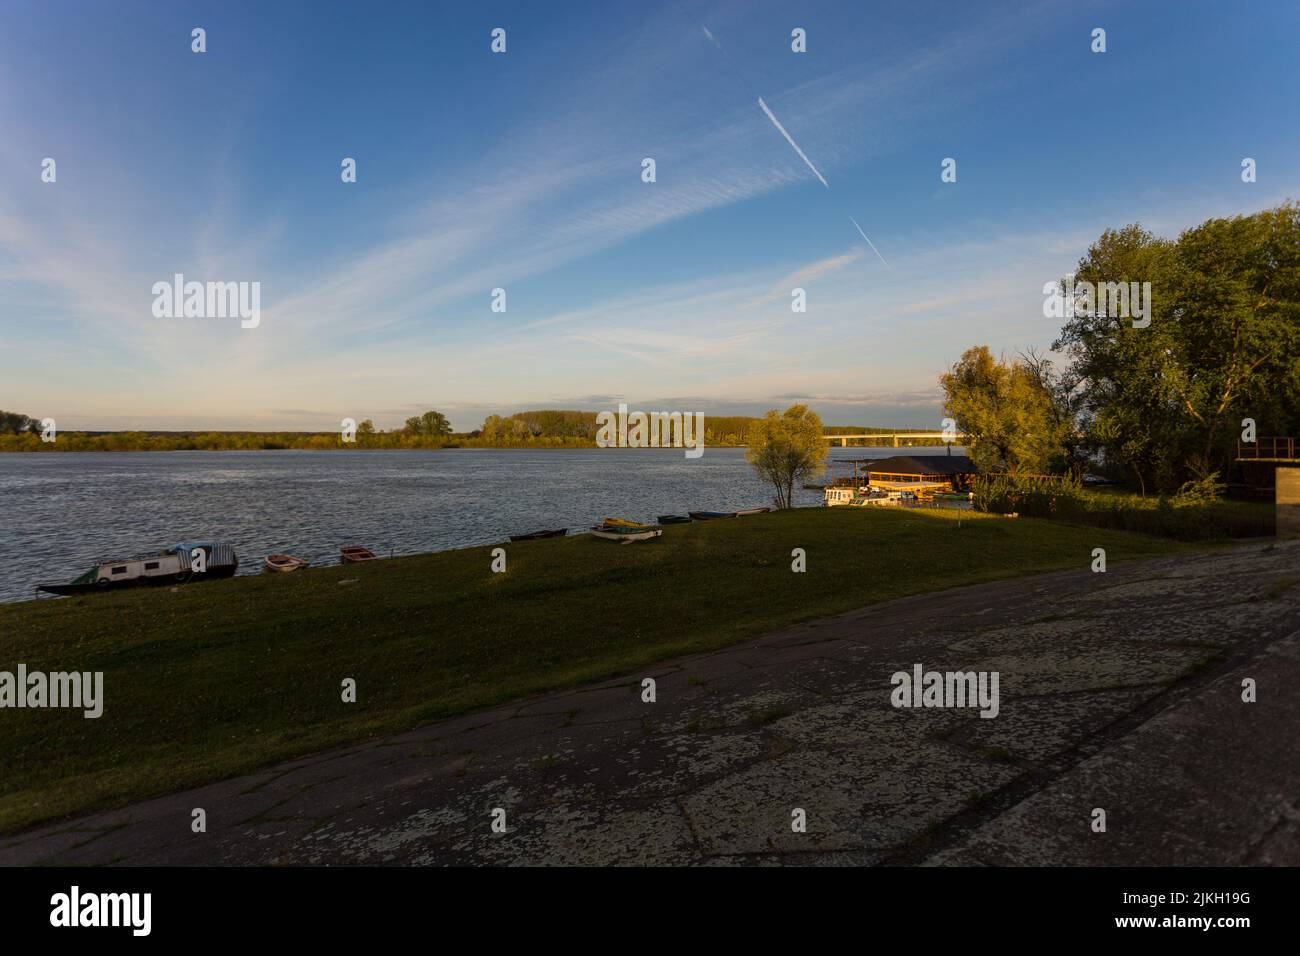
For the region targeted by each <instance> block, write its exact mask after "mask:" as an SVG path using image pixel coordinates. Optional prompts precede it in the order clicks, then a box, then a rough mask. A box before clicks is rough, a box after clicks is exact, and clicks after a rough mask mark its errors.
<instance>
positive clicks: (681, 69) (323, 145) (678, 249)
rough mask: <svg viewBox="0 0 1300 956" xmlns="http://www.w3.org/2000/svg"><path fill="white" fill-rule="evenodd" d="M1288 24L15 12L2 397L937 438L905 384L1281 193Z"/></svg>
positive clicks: (3, 193)
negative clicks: (1093, 268)
mask: <svg viewBox="0 0 1300 956" xmlns="http://www.w3.org/2000/svg"><path fill="white" fill-rule="evenodd" d="M200 26H201V27H203V28H204V29H205V30H206V31H207V46H208V50H207V52H206V53H203V54H195V53H192V52H191V49H190V43H191V40H190V31H191V29H192V28H194V27H200ZM494 27H502V28H504V29H505V30H506V31H507V52H506V53H505V54H493V53H491V51H490V49H489V44H490V35H489V34H490V31H491V30H492V29H493V28H494ZM795 27H802V28H803V29H805V30H806V31H807V44H808V52H807V53H803V54H796V53H793V52H792V51H791V49H790V32H791V30H792V29H794V28H795ZM1094 27H1102V28H1104V29H1105V30H1106V34H1107V36H1106V39H1107V51H1106V52H1105V53H1103V54H1094V53H1092V52H1091V50H1090V42H1091V38H1090V34H1091V31H1092V29H1093V28H1094ZM706 31H707V32H706ZM1297 36H1300V6H1297V5H1296V4H1294V3H1290V2H1277V3H1273V2H1252V3H1247V4H1240V5H1232V6H1228V5H1224V4H1222V3H1212V2H1186V0H1181V2H1169V3H1158V2H1144V3H1127V2H1122V3H1121V2H1116V3H1095V4H1089V3H1080V2H1039V3H1025V4H996V5H995V4H972V3H930V2H924V0H922V2H914V3H908V4H883V3H869V4H868V3H860V2H851V3H834V2H816V3H773V2H763V0H746V2H743V3H742V2H726V3H693V2H692V3H688V2H685V0H674V2H668V3H662V4H657V3H652V2H647V3H638V4H623V3H609V2H598V3H578V2H573V3H570V2H555V3H545V4H541V3H535V2H534V3H517V4H515V3H510V4H507V3H490V2H482V3H477V2H476V3H473V4H469V3H463V4H454V3H443V4H434V3H410V4H406V3H385V4H357V3H347V4H344V3H324V2H321V3H286V2H260V3H241V2H230V0H223V2H221V3H185V4H178V3H164V2H149V3H144V2H129V0H128V2H115V3H113V4H104V3H91V2H86V3H71V2H58V0H54V2H51V0H42V2H30V3H29V2H13V0H8V2H6V3H5V4H4V5H3V7H0V183H3V188H2V189H0V353H2V354H3V361H2V363H0V407H3V408H10V409H14V410H18V411H23V412H26V413H28V414H32V415H36V416H40V417H44V416H51V417H54V418H55V419H56V421H58V423H59V427H60V428H64V429H69V428H121V427H154V428H196V427H197V428H268V429H269V428H295V429H298V428H301V429H310V430H332V429H336V428H337V427H338V424H339V420H340V419H341V418H343V417H353V418H356V419H358V420H360V419H363V418H371V419H374V420H375V422H376V423H377V424H378V425H379V426H380V427H392V426H393V425H395V424H398V423H400V421H401V420H402V419H404V418H405V417H406V416H407V415H410V414H412V413H414V412H417V411H421V410H423V409H425V408H438V409H441V410H443V411H445V412H446V413H447V414H448V415H449V416H450V417H451V419H452V421H453V423H454V424H455V425H456V426H458V427H461V428H471V427H474V426H476V425H477V424H478V423H480V422H481V421H482V419H483V417H484V416H485V415H487V414H489V413H508V412H510V411H514V410H518V409H521V408H535V407H564V408H587V409H600V408H607V407H612V406H613V405H614V404H617V403H618V402H619V401H626V402H628V403H629V404H630V405H631V406H632V407H634V408H637V407H640V408H646V409H650V408H655V409H674V410H684V411H696V410H699V411H704V412H706V413H712V414H750V413H757V412H761V411H762V410H763V409H766V408H770V407H779V406H784V405H787V404H790V403H791V402H793V401H796V400H799V401H805V402H807V403H809V404H811V405H812V406H813V407H814V408H816V409H817V410H818V411H819V412H820V413H821V415H822V416H823V418H824V419H825V420H827V421H828V422H833V423H856V424H882V425H909V426H928V427H938V425H939V419H940V418H941V412H940V399H939V391H938V388H937V384H936V379H937V376H938V375H939V374H940V373H941V372H942V371H943V370H944V369H945V368H946V367H947V366H948V365H950V364H951V363H952V362H953V361H954V360H955V359H956V358H957V357H958V355H959V354H960V353H961V351H962V350H964V349H965V348H967V347H969V346H971V345H976V344H988V345H989V346H991V347H992V348H994V349H995V350H998V351H1001V350H1006V351H1008V352H1015V351H1016V350H1019V349H1023V348H1026V347H1030V346H1037V347H1040V348H1041V347H1044V346H1046V345H1048V344H1050V342H1051V340H1052V338H1053V337H1054V334H1055V333H1056V331H1057V323H1055V322H1054V321H1053V320H1050V319H1046V318H1044V317H1043V314H1042V302H1043V295H1042V287H1043V284H1044V283H1045V282H1049V281H1051V280H1052V279H1054V278H1056V277H1058V276H1060V275H1063V274H1065V273H1066V272H1069V271H1070V270H1071V269H1072V268H1073V265H1074V263H1075V262H1076V261H1077V260H1078V258H1079V257H1080V256H1081V255H1082V254H1083V253H1084V252H1085V251H1086V248H1087V246H1088V244H1089V242H1091V241H1092V240H1094V239H1095V238H1096V237H1097V236H1098V235H1099V234H1100V232H1101V231H1102V230H1103V229H1105V228H1107V227H1119V226H1122V225H1124V224H1126V223H1129V222H1134V221H1139V222H1141V223H1142V224H1143V225H1144V226H1146V227H1148V228H1150V229H1152V230H1153V231H1155V232H1157V233H1161V234H1167V235H1176V234H1177V232H1179V231H1180V230H1181V229H1184V228H1186V227H1188V226H1191V225H1195V224H1196V223H1199V222H1200V221H1202V220H1204V219H1206V218H1208V217H1210V216H1217V215H1231V214H1235V213H1239V212H1250V211H1254V210H1256V209H1261V208H1265V207H1267V206H1270V205H1275V204H1276V203H1278V202H1281V201H1283V200H1285V199H1287V198H1290V197H1300V162H1298V159H1300V130H1298V128H1297V122H1296V120H1297V103H1296V90H1297V89H1300V83H1298V82H1297V81H1298V80H1300V76H1298V75H1297V73H1298V70H1297V67H1296V61H1297V59H1298V58H1297V57H1296V56H1295V53H1294V49H1295V42H1296V41H1295V38H1296V37H1297ZM760 96H761V97H762V98H763V100H764V102H765V103H766V104H767V105H768V107H769V108H770V109H771V111H772V112H773V114H774V115H775V116H776V117H777V118H778V120H779V121H780V122H781V124H782V125H783V126H784V127H785V129H786V130H787V132H788V133H789V134H790V136H791V137H793V139H794V140H795V141H796V142H797V143H798V144H799V146H800V147H801V149H802V150H803V151H804V153H805V154H806V155H807V157H808V158H809V160H811V162H812V163H813V164H814V165H815V166H816V168H817V169H818V171H819V172H820V173H821V174H822V176H823V177H824V178H825V180H826V181H827V183H829V188H827V187H826V186H823V185H822V183H821V182H819V181H818V179H817V177H816V176H815V175H814V173H813V172H812V170H810V169H809V167H808V166H807V165H806V164H805V163H804V162H803V160H801V159H800V157H799V156H798V155H797V154H796V152H795V151H794V149H792V148H791V146H790V145H789V143H788V142H787V141H786V140H785V138H783V137H782V135H781V134H780V132H778V131H777V129H776V128H775V127H774V125H773V124H772V123H771V122H770V120H769V119H768V117H767V116H766V115H765V114H764V112H763V111H762V109H761V108H760V106H759V105H758V98H759V97H760ZM1247 156H1249V157H1252V158H1254V159H1255V160H1256V161H1257V163H1258V181H1257V182H1255V183H1253V184H1246V183H1242V182H1241V178H1240V164H1241V160H1242V158H1243V157H1247ZM45 157H51V158H53V159H55V161H56V162H57V177H58V178H57V182H55V183H43V182H42V181H41V175H40V174H41V162H42V160H43V159H44V158H45ZM344 157H353V158H355V159H356V161H357V171H358V177H357V178H358V181H357V182H356V183H354V184H345V183H343V182H342V181H341V180H340V175H339V173H340V162H341V160H342V159H343V158H344ZM644 157H653V158H654V159H655V161H656V164H657V182H655V183H643V182H642V181H641V161H642V159H643V158H644ZM945 157H953V158H955V159H956V160H957V182H955V183H941V182H940V175H939V174H940V164H941V162H942V160H943V159H944V158H945ZM851 218H852V219H855V220H856V221H857V222H858V223H859V224H861V226H862V228H863V229H864V230H865V231H866V234H867V235H868V236H870V237H871V240H872V242H874V244H875V246H876V247H877V249H878V250H879V252H880V255H881V256H883V258H884V260H885V261H887V263H888V266H886V265H885V264H884V263H882V261H881V258H879V257H877V255H876V254H875V253H873V252H872V251H871V250H870V249H869V248H868V247H867V245H866V243H865V242H863V241H862V238H861V237H860V236H859V235H858V233H857V231H856V229H855V228H854V226H853V224H852V222H851ZM178 272H179V273H182V274H184V275H185V277H186V278H187V279H190V280H198V281H209V280H212V281H248V282H252V281H257V282H260V283H261V297H262V318H261V324H260V325H259V326H258V327H257V328H256V329H241V328H240V324H239V322H238V320H237V319H234V320H231V319H215V318H203V319H200V318H189V319H185V318H155V317H154V315H153V313H152V308H151V307H152V304H153V294H152V291H151V289H152V286H153V284H154V283H155V282H158V281H169V280H170V279H171V277H172V275H173V274H175V273H178ZM796 286H797V287H802V288H804V289H805V290H806V293H807V299H808V310H807V312H806V313H803V314H796V313H793V312H792V311H791V308H790V290H791V289H793V288H795V287H796ZM496 287H502V288H505V289H506V293H507V311H506V312H505V313H494V312H492V311H491V310H490V297H491V290H492V289H493V288H496Z"/></svg>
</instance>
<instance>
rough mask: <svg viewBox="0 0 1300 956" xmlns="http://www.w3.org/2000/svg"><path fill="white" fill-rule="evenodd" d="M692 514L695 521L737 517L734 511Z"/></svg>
mask: <svg viewBox="0 0 1300 956" xmlns="http://www.w3.org/2000/svg"><path fill="white" fill-rule="evenodd" d="M690 514H691V518H692V520H695V521H715V520H717V519H718V518H734V517H736V513H735V512H734V511H692V512H691V513H690Z"/></svg>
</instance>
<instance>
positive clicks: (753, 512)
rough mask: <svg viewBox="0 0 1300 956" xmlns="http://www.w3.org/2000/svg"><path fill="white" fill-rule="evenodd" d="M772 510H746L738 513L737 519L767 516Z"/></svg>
mask: <svg viewBox="0 0 1300 956" xmlns="http://www.w3.org/2000/svg"><path fill="white" fill-rule="evenodd" d="M771 510H772V509H771V508H746V509H745V510H744V511H737V512H736V517H738V518H741V517H744V516H745V515H765V514H767V513H768V512H769V511H771Z"/></svg>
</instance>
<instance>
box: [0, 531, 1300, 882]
mask: <svg viewBox="0 0 1300 956" xmlns="http://www.w3.org/2000/svg"><path fill="white" fill-rule="evenodd" d="M916 664H922V665H923V666H924V667H925V669H926V670H930V669H934V670H942V671H950V670H961V671H988V672H993V671H996V672H997V673H998V675H999V693H1000V699H999V712H998V715H997V717H995V718H992V719H984V718H981V717H979V715H978V712H977V711H976V710H974V709H969V708H920V709H896V708H894V707H893V706H892V705H891V703H890V695H891V691H892V690H893V687H892V686H891V682H890V678H891V675H892V674H893V673H894V672H896V671H909V672H910V671H911V670H912V668H913V666H914V665H916ZM646 676H649V677H653V678H654V679H655V680H656V682H657V688H656V690H657V700H656V701H655V702H654V703H646V702H643V701H642V697H641V679H642V677H646ZM1244 678H1251V679H1253V680H1254V681H1255V682H1256V686H1257V695H1258V700H1257V701H1256V702H1255V703H1245V702H1243V701H1242V680H1243V679H1244ZM1297 687H1300V542H1293V543H1289V544H1278V545H1277V546H1274V547H1264V546H1263V545H1252V546H1249V547H1246V548H1241V549H1235V550H1232V551H1226V552H1218V553H1215V554H1209V555H1203V556H1197V557H1192V558H1187V557H1180V558H1176V559H1162V560H1157V561H1148V562H1143V563H1139V564H1126V565H1113V566H1112V567H1111V569H1110V570H1109V571H1108V572H1107V573H1105V574H1093V573H1090V572H1088V571H1083V572H1079V573H1074V572H1071V573H1067V574H1053V575H1044V576H1037V577H1032V578H1021V579H1018V580H1014V581H1007V582H1002V583H998V584H993V585H984V586H978V587H970V588H961V589H957V590H953V591H948V592H945V593H943V594H940V595H926V596H923V597H918V598H908V599H904V600H900V601H894V602H891V603H889V604H884V605H877V606H875V607H871V608H864V609H862V610H860V611H855V612H852V613H849V614H844V615H841V616H839V617H835V618H830V619H826V620H822V621H818V622H814V623H810V624H805V625H800V626H797V627H792V628H789V629H788V630H785V631H782V632H780V633H778V634H772V635H770V636H768V637H765V638H763V639H760V640H757V641H751V642H747V643H745V644H742V645H737V646H734V647H731V648H728V649H726V650H722V651H718V652H715V653H712V654H707V655H701V656H697V657H691V658H683V659H679V660H676V661H672V662H668V663H666V664H664V665H663V666H661V667H658V668H656V669H653V670H650V671H647V673H646V674H643V675H636V677H635V678H628V679H625V680H623V681H611V682H608V683H605V684H600V685H595V686H591V687H588V688H584V689H581V690H577V691H571V692H566V693H561V694H555V695H551V696H547V697H544V698H537V699H533V700H529V701H525V702H523V703H518V704H514V705H510V706H504V707H499V708H495V709H493V710H489V711H483V712H479V713H475V714H472V715H468V716H465V717H461V718H456V719H453V720H448V721H443V722H440V723H436V724H431V725H429V726H426V727H422V728H420V729H418V730H414V731H411V732H408V733H403V734H399V735H396V736H392V737H386V738H382V739H377V740H373V741H368V742H365V743H362V744H358V745H355V746H351V747H345V748H340V749H338V750H335V751H331V752H328V753H322V754H317V755H314V756H310V757H306V758H303V759H300V760H295V761H292V762H288V763H285V764H281V765H279V766H276V767H273V768H270V769H267V770H266V771H263V772H261V773H256V774H251V775H249V776H246V777H241V778H237V779H233V780H227V781H224V782H222V783H218V784H213V785H211V786H207V787H202V788H199V789H196V790H192V791H188V792H185V793H181V794H175V795H172V796H169V797H164V798H160V799H156V800H150V801H147V802H143V803H140V804H136V805H134V806H130V807H127V808H124V809H121V810H116V811H111V812H106V813H100V814H95V815H93V816H90V817H86V818H84V819H80V820H76V821H72V822H65V823H62V824H59V825H55V826H50V827H46V828H43V829H40V830H35V831H30V832H28V833H25V834H22V835H19V836H15V837H9V838H6V839H4V840H0V863H4V864H27V863H38V862H40V863H62V864H99V863H124V864H146V863H179V864H192V863H223V864H247V863H256V864H322V863H329V864H373V863H395V864H448V863H450V864H674V865H680V864H722V865H727V864H785V865H792V864H793V865H798V864H876V863H908V864H932V865H944V864H1044V863H1045V864H1063V863H1084V864H1287V865H1297V864H1300V693H1297ZM195 807H202V808H204V809H205V810H206V811H207V818H208V832H207V833H204V834H195V833H192V832H191V830H190V820H191V811H192V809H193V808H195ZM494 808H501V809H503V810H504V811H505V827H506V829H505V832H504V833H495V832H493V830H492V826H491V824H492V816H491V813H492V811H493V809H494ZM796 808H798V809H802V810H803V811H804V812H805V814H806V820H807V829H806V832H803V833H799V832H794V830H793V828H792V820H793V816H792V814H793V812H794V810H795V809H796ZM1096 808H1101V809H1103V810H1105V812H1106V831H1105V832H1104V833H1103V832H1093V829H1092V823H1093V819H1094V815H1093V811H1094V809H1096Z"/></svg>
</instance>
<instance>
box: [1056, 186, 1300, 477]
mask: <svg viewBox="0 0 1300 956" xmlns="http://www.w3.org/2000/svg"><path fill="white" fill-rule="evenodd" d="M1076 276H1077V280H1086V281H1089V282H1099V281H1100V282H1107V281H1134V282H1150V283H1151V299H1152V302H1151V323H1150V325H1149V326H1148V327H1146V328H1134V327H1133V324H1132V322H1131V321H1130V320H1128V319H1126V318H1123V317H1110V316H1107V315H1100V314H1096V312H1095V311H1094V312H1093V313H1091V314H1080V315H1075V316H1074V317H1072V318H1070V319H1069V320H1068V321H1067V322H1066V324H1065V327H1064V328H1063V329H1062V332H1061V336H1060V339H1059V340H1058V341H1057V342H1056V343H1055V344H1054V345H1053V349H1054V350H1059V351H1062V352H1064V353H1065V354H1066V355H1067V356H1068V358H1069V360H1070V363H1071V364H1070V368H1069V375H1070V377H1072V378H1073V379H1074V380H1076V381H1078V382H1080V383H1081V386H1082V390H1083V400H1082V402H1081V405H1080V409H1079V412H1080V418H1081V421H1082V424H1083V425H1084V427H1085V428H1086V430H1087V434H1088V436H1089V438H1090V439H1091V440H1092V441H1093V442H1094V443H1095V444H1096V446H1097V447H1098V448H1099V449H1101V451H1102V452H1103V453H1104V455H1105V456H1106V458H1107V459H1109V460H1111V461H1113V462H1115V463H1117V464H1120V465H1122V466H1123V468H1124V469H1125V470H1126V471H1127V472H1128V473H1129V474H1130V475H1131V476H1132V477H1133V478H1134V479H1135V481H1136V482H1137V483H1138V485H1139V486H1140V487H1141V488H1142V489H1143V491H1146V490H1157V491H1161V492H1173V491H1175V490H1176V489H1178V488H1179V487H1181V486H1182V485H1183V484H1185V483H1186V482H1188V481H1204V480H1205V479H1208V478H1211V477H1212V476H1214V475H1225V474H1227V472H1228V470H1229V469H1230V468H1231V466H1232V463H1233V459H1234V457H1235V449H1236V440H1237V437H1238V435H1239V433H1240V429H1241V422H1242V420H1243V419H1244V418H1252V419H1254V420H1255V421H1256V423H1257V428H1258V432H1259V434H1261V435H1295V434H1297V433H1298V432H1300V206H1297V204H1296V203H1294V202H1289V203H1284V204H1283V205H1281V206H1278V207H1276V208H1274V209H1268V210H1264V211H1262V212H1258V213H1255V214H1253V215H1249V216H1236V217H1233V218H1231V219H1211V220H1208V221H1207V222H1205V223H1202V224H1201V225H1200V226H1197V227H1195V228H1193V229H1189V230H1187V231H1185V232H1184V233H1182V235H1180V236H1179V237H1178V239H1177V240H1176V241H1171V240H1168V239H1161V238H1158V237H1156V236H1154V235H1152V234H1151V233H1149V232H1147V231H1145V230H1143V229H1142V228H1141V227H1140V226H1137V225H1131V226H1127V227H1125V228H1124V229H1121V230H1118V231H1116V230H1107V231H1106V232H1105V233H1103V234H1102V236H1101V238H1099V239H1098V240H1097V242H1096V243H1094V244H1093V245H1092V246H1091V247H1090V248H1089V250H1088V253H1087V255H1085V256H1084V257H1083V258H1082V259H1081V260H1080V261H1079V266H1078V270H1077V273H1076Z"/></svg>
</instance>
